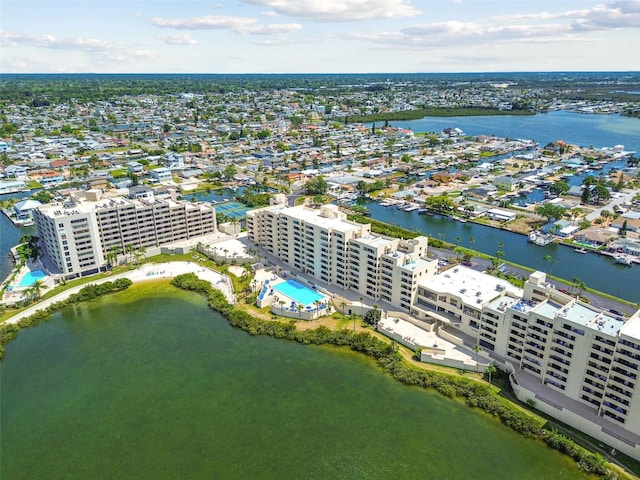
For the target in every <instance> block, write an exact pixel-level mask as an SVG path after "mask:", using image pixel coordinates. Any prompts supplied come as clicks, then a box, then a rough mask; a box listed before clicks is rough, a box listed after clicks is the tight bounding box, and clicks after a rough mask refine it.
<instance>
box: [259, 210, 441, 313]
mask: <svg viewBox="0 0 640 480" xmlns="http://www.w3.org/2000/svg"><path fill="white" fill-rule="evenodd" d="M247 232H248V236H249V239H251V240H252V241H253V242H255V243H256V244H258V245H260V246H261V247H263V248H265V249H266V250H267V251H268V252H269V253H271V254H272V255H275V256H277V257H278V258H279V259H280V260H281V261H282V262H284V263H286V264H288V265H291V266H292V267H294V268H297V269H299V270H301V271H302V272H303V273H304V274H307V275H310V276H312V277H314V278H317V279H319V280H322V281H324V282H326V283H328V284H329V285H336V286H338V287H340V288H343V289H351V290H354V291H356V292H358V293H360V294H362V295H363V296H366V297H368V298H372V299H381V300H384V301H386V302H388V303H390V304H392V305H395V306H397V307H401V308H404V309H406V310H407V311H408V310H409V308H410V307H411V302H412V300H413V296H414V295H415V291H416V289H417V281H418V280H419V279H420V278H422V277H423V276H425V277H426V276H428V275H433V274H434V273H435V272H436V269H437V261H435V260H429V259H427V244H428V241H427V238H426V237H418V238H415V239H413V240H399V239H397V238H384V237H380V236H376V235H372V234H371V226H370V225H368V224H359V223H354V222H350V221H348V220H347V219H346V214H345V213H343V212H341V211H340V210H339V209H338V207H337V206H335V205H324V206H323V207H322V208H320V209H319V210H318V209H311V208H307V207H304V206H299V207H285V206H283V205H273V206H270V207H265V208H262V209H258V210H252V211H249V212H247Z"/></svg>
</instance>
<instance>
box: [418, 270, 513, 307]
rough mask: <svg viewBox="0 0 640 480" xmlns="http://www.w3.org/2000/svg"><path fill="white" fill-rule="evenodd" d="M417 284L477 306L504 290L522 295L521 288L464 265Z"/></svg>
mask: <svg viewBox="0 0 640 480" xmlns="http://www.w3.org/2000/svg"><path fill="white" fill-rule="evenodd" d="M418 285H419V286H421V287H424V288H426V289H428V290H432V291H435V292H440V293H448V294H451V295H453V296H456V297H459V298H460V299H461V300H462V301H463V302H465V303H466V304H468V305H476V306H477V307H478V308H480V307H481V306H482V304H484V303H485V302H488V301H491V300H493V299H494V298H496V297H498V296H500V295H502V294H503V292H505V291H508V292H511V293H513V294H514V295H516V296H522V290H521V289H519V288H517V287H515V286H513V285H511V284H510V283H509V282H507V281H505V280H502V279H499V278H495V277H493V276H491V275H488V274H486V273H482V272H478V271H476V270H474V269H472V268H469V267H465V266H458V267H455V268H451V269H449V270H447V271H445V272H442V273H439V274H437V275H434V276H433V277H429V278H426V279H424V280H421V281H420V282H419V283H418Z"/></svg>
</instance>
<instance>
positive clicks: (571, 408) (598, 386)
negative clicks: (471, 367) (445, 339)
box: [412, 266, 640, 458]
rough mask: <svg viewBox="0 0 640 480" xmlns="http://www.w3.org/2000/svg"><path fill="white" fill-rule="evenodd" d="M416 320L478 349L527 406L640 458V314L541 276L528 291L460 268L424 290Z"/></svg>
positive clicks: (417, 304)
mask: <svg viewBox="0 0 640 480" xmlns="http://www.w3.org/2000/svg"><path fill="white" fill-rule="evenodd" d="M412 314H413V316H414V317H416V318H418V319H421V320H423V321H425V322H428V323H430V324H432V325H433V324H435V325H436V328H444V329H446V330H447V331H448V332H454V334H455V332H458V334H459V335H460V336H461V337H464V336H466V337H467V340H470V342H468V343H471V344H475V345H479V346H480V347H481V348H482V349H483V350H484V351H485V352H487V353H489V354H490V356H491V357H492V358H493V359H494V360H495V361H496V363H498V364H500V365H501V366H502V367H503V368H505V369H506V370H507V371H508V372H510V373H511V383H512V385H513V388H514V390H515V392H516V394H517V395H518V397H519V398H520V399H521V400H523V401H528V400H530V401H534V402H535V404H536V407H537V408H539V409H540V410H542V411H544V412H545V413H548V414H549V415H552V416H554V417H556V418H558V419H560V420H562V421H564V422H566V423H568V424H570V425H572V426H574V427H576V428H579V429H580V430H582V431H584V432H586V433H588V434H589V435H591V436H593V437H595V438H598V439H600V440H601V441H604V442H606V443H607V444H609V445H612V446H614V447H615V448H617V449H618V450H620V451H623V452H625V453H627V454H628V455H631V456H634V457H635V458H639V457H640V388H639V387H638V375H640V311H637V312H636V313H635V314H634V315H633V316H632V317H631V318H626V319H625V318H622V317H620V316H618V315H614V314H612V313H610V312H607V311H604V310H601V309H598V308H595V307H593V306H591V305H589V304H587V303H584V302H582V301H580V300H578V299H576V298H575V297H574V296H572V295H568V294H565V293H562V292H560V291H558V290H557V289H555V288H552V287H551V286H550V285H549V284H548V283H547V282H546V275H545V274H544V273H542V272H535V273H532V274H531V275H530V276H529V279H528V280H527V281H526V282H525V284H524V289H522V290H521V289H519V288H516V287H513V286H512V285H510V284H508V283H507V282H504V281H502V280H499V279H496V278H495V277H493V276H490V275H487V274H484V273H480V272H477V271H475V270H473V269H470V268H467V267H463V266H459V267H455V268H453V269H450V270H448V271H447V272H444V273H440V274H438V275H435V276H432V277H430V278H426V279H424V280H423V281H421V282H420V283H419V284H418V292H417V295H416V298H415V302H414V305H413V307H412Z"/></svg>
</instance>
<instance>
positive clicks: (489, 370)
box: [484, 365, 498, 385]
mask: <svg viewBox="0 0 640 480" xmlns="http://www.w3.org/2000/svg"><path fill="white" fill-rule="evenodd" d="M497 371H498V369H497V368H496V367H495V365H489V366H488V367H487V368H485V370H484V373H486V374H487V375H488V376H489V385H491V375H492V374H494V373H496V372H497Z"/></svg>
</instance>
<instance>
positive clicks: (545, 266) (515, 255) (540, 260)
mask: <svg viewBox="0 0 640 480" xmlns="http://www.w3.org/2000/svg"><path fill="white" fill-rule="evenodd" d="M366 206H367V207H369V208H370V209H371V218H373V219H376V220H380V221H383V222H386V223H393V224H395V225H398V226H401V227H404V228H407V229H409V230H414V231H419V232H422V233H423V234H425V235H430V236H431V237H433V238H440V236H441V235H443V239H444V240H445V241H447V242H449V243H453V244H456V243H457V242H456V239H457V238H460V243H459V244H460V246H462V247H467V248H471V249H473V250H476V251H478V252H482V253H486V254H488V255H495V254H496V252H497V251H498V250H500V247H499V244H500V243H502V244H503V245H504V247H503V248H502V250H503V252H504V259H505V260H508V261H510V262H514V263H518V264H520V265H524V266H526V267H530V268H533V269H536V270H540V271H543V272H548V271H549V266H550V265H549V263H548V262H546V261H545V260H544V257H545V256H547V255H551V257H553V259H554V260H555V261H556V262H557V263H555V264H554V265H553V270H552V272H551V273H552V274H553V275H554V276H558V277H561V278H564V279H566V280H569V281H571V280H573V278H574V277H578V278H580V280H582V281H583V282H585V283H586V284H587V286H588V287H590V288H594V289H596V290H598V291H601V292H605V293H608V294H610V295H614V296H616V297H619V298H623V299H625V300H629V301H631V302H634V303H640V288H638V285H639V284H640V268H639V267H638V266H637V265H635V266H632V267H628V266H624V265H620V264H617V263H615V262H614V260H613V259H612V258H611V257H606V256H602V255H596V254H592V253H589V254H586V255H584V254H579V253H576V252H574V251H573V248H570V247H566V246H563V245H556V244H551V245H547V246H546V247H540V246H538V245H534V244H532V243H529V242H528V241H527V237H526V236H525V235H520V234H517V233H512V232H508V231H506V230H500V229H497V228H492V227H488V226H486V225H481V224H477V223H473V222H465V223H462V222H458V221H456V220H452V219H450V218H447V217H442V216H439V215H434V216H429V215H420V214H418V212H417V211H413V212H405V211H403V210H398V209H396V208H394V207H383V206H381V205H380V204H378V203H376V202H369V203H367V204H366ZM472 238H473V242H472V241H471V240H472Z"/></svg>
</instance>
